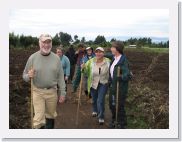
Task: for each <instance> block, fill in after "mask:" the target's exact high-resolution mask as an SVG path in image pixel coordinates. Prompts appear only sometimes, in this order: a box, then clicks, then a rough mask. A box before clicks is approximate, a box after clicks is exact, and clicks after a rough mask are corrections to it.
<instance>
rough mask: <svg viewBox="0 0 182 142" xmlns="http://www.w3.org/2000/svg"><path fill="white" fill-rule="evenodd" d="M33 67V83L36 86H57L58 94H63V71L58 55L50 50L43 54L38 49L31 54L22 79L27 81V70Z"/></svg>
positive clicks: (64, 93)
mask: <svg viewBox="0 0 182 142" xmlns="http://www.w3.org/2000/svg"><path fill="white" fill-rule="evenodd" d="M31 68H33V69H34V70H35V76H34V78H33V84H34V85H35V86H36V87H38V88H51V87H57V85H58V94H59V95H62V96H65V95H66V92H65V81H64V72H63V68H62V65H61V63H60V59H59V57H58V56H57V55H56V54H54V53H53V52H51V53H50V54H49V55H48V56H43V55H42V54H41V53H40V51H37V52H36V53H34V54H32V55H31V56H30V57H29V59H28V61H27V64H26V66H25V69H24V71H23V79H24V80H25V81H26V82H28V81H29V80H30V79H29V77H28V70H30V69H31Z"/></svg>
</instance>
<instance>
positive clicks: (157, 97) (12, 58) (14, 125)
mask: <svg viewBox="0 0 182 142" xmlns="http://www.w3.org/2000/svg"><path fill="white" fill-rule="evenodd" d="M37 50H38V48H31V49H15V48H12V49H10V51H9V69H10V70H9V93H10V94H9V115H10V117H9V118H10V120H9V128H11V129H26V128H30V83H26V82H24V81H23V79H22V73H23V69H24V67H25V64H26V62H27V59H28V57H29V56H30V55H31V54H32V53H34V52H36V51H37ZM125 54H126V56H127V58H128V60H129V62H130V69H131V71H132V72H133V74H134V78H133V80H132V81H130V84H129V92H128V98H127V103H126V110H127V120H128V126H127V128H128V129H135V128H136V129H140V128H141V129H142V128H144V129H150V128H151V129H167V128H169V52H168V49H158V48H156V49H155V48H153V49H148V48H142V49H125ZM71 86H72V84H68V92H67V102H66V103H64V104H61V105H60V104H59V105H58V108H57V111H58V117H57V118H56V126H55V127H56V128H61V129H68V128H85V129H89V128H91V129H92V128H97V129H99V128H108V123H109V120H110V115H111V114H110V111H109V108H108V96H106V110H105V111H106V112H105V117H106V118H105V121H106V123H105V124H104V125H103V126H100V125H99V124H98V123H97V119H96V118H92V116H91V110H92V108H91V103H89V102H88V100H87V98H85V96H84V95H82V96H81V97H82V101H81V102H82V103H81V107H80V113H79V126H78V127H76V125H75V121H76V109H77V102H76V101H75V99H76V95H77V93H78V91H77V93H75V94H71V90H72V88H71Z"/></svg>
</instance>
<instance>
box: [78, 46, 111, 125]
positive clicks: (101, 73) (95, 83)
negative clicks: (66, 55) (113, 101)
mask: <svg viewBox="0 0 182 142" xmlns="http://www.w3.org/2000/svg"><path fill="white" fill-rule="evenodd" d="M95 55H96V56H95V57H94V58H92V59H90V60H88V61H87V62H86V64H84V65H82V69H83V72H84V73H86V74H87V76H88V82H87V83H88V86H87V87H88V93H91V96H92V100H93V104H92V109H93V110H92V116H93V117H96V116H98V118H99V124H103V123H104V111H105V95H106V93H107V89H108V79H109V66H110V60H109V59H108V58H106V57H104V49H103V48H102V47H98V48H96V50H95Z"/></svg>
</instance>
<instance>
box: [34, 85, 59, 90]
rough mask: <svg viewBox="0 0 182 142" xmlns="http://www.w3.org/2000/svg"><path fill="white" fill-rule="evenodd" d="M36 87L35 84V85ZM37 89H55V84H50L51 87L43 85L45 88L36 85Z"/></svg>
mask: <svg viewBox="0 0 182 142" xmlns="http://www.w3.org/2000/svg"><path fill="white" fill-rule="evenodd" d="M35 87H36V86H35ZM36 88H38V89H44V90H49V89H57V87H56V86H51V87H45V88H42V87H36Z"/></svg>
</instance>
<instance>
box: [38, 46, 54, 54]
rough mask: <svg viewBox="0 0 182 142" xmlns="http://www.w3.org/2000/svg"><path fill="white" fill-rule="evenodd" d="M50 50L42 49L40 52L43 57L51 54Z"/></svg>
mask: <svg viewBox="0 0 182 142" xmlns="http://www.w3.org/2000/svg"><path fill="white" fill-rule="evenodd" d="M51 49H52V47H51V48H49V49H48V50H45V49H44V48H40V51H41V53H42V54H43V55H47V54H49V53H50V52H51Z"/></svg>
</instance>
